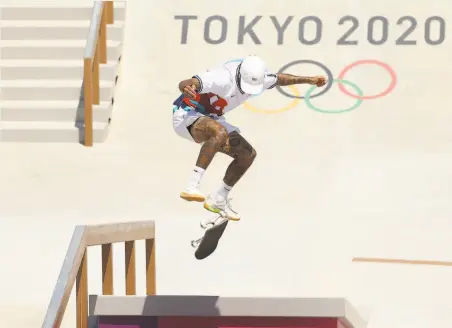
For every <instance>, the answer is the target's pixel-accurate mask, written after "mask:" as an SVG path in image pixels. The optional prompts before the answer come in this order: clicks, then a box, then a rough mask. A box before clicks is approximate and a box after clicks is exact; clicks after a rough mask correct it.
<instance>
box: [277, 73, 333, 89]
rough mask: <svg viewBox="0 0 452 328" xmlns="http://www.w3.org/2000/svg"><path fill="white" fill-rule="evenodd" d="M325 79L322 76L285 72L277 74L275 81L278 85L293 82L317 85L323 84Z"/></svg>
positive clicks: (291, 83) (292, 83)
mask: <svg viewBox="0 0 452 328" xmlns="http://www.w3.org/2000/svg"><path fill="white" fill-rule="evenodd" d="M325 83H326V79H325V78H324V77H323V76H298V75H292V74H286V73H279V74H278V81H277V82H276V84H277V85H279V86H287V85H294V84H311V85H314V84H315V85H317V86H319V87H321V86H323V85H325Z"/></svg>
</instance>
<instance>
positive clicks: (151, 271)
mask: <svg viewBox="0 0 452 328" xmlns="http://www.w3.org/2000/svg"><path fill="white" fill-rule="evenodd" d="M155 271H156V270H155V239H146V295H155V294H156V293H157V286H156V281H155V279H156V274H155Z"/></svg>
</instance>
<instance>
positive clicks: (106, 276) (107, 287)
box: [102, 244, 114, 295]
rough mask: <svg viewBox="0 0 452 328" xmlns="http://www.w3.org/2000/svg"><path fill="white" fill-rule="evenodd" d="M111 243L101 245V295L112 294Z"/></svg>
mask: <svg viewBox="0 0 452 328" xmlns="http://www.w3.org/2000/svg"><path fill="white" fill-rule="evenodd" d="M113 278H114V277H113V245H112V244H104V245H102V295H113V285H114V279H113Z"/></svg>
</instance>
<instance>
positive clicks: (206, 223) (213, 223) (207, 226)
mask: <svg viewBox="0 0 452 328" xmlns="http://www.w3.org/2000/svg"><path fill="white" fill-rule="evenodd" d="M214 225H215V222H212V221H208V222H201V228H203V229H207V228H209V226H214Z"/></svg>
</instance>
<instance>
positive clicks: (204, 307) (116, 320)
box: [88, 295, 220, 328]
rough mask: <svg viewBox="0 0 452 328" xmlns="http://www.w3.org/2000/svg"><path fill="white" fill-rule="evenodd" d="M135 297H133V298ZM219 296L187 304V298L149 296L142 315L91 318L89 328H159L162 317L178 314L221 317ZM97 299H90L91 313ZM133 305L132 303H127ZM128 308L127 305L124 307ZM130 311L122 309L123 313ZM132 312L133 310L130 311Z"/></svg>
mask: <svg viewBox="0 0 452 328" xmlns="http://www.w3.org/2000/svg"><path fill="white" fill-rule="evenodd" d="M132 297H133V296H132ZM218 298H219V297H218V296H194V297H193V298H190V302H187V299H186V298H185V297H181V296H171V295H158V296H148V297H146V299H145V302H144V305H143V309H142V314H144V315H141V316H139V315H135V316H115V315H111V316H101V317H95V316H90V319H89V324H88V327H89V328H97V327H98V328H158V319H157V316H160V317H171V316H174V314H175V313H177V317H178V318H183V317H184V316H187V317H188V316H191V315H193V313H197V314H198V315H199V316H202V317H214V318H215V317H219V316H220V311H219V309H218V308H217V302H218ZM96 299H97V297H90V304H89V306H90V311H89V312H90V313H93V312H94V308H95V307H96ZM127 304H131V303H127ZM124 306H125V307H127V305H124ZM127 310H128V309H126V308H124V307H122V308H121V311H125V312H128V311H127ZM130 310H132V309H130ZM160 326H161V325H160Z"/></svg>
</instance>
